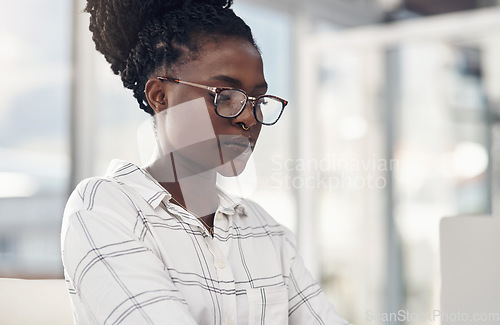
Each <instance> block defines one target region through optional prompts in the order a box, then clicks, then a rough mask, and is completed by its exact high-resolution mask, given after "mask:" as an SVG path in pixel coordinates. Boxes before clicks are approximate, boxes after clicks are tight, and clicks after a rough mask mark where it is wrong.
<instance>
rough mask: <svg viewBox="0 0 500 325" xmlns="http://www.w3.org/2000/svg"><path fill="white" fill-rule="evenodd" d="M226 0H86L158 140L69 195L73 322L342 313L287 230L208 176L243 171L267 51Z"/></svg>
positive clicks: (257, 320) (268, 101) (314, 320)
mask: <svg viewBox="0 0 500 325" xmlns="http://www.w3.org/2000/svg"><path fill="white" fill-rule="evenodd" d="M230 5H231V1H221V0H212V1H210V0H208V1H160V0H157V1H155V0H149V1H145V0H142V1H141V0H129V1H124V0H106V1H103V0H88V3H87V7H86V11H87V12H89V13H90V15H91V18H90V30H91V31H92V33H93V39H94V42H95V44H96V49H97V50H98V51H100V52H101V53H102V54H104V56H105V58H106V59H107V61H108V62H109V63H110V64H111V68H112V70H113V72H114V73H115V74H118V75H120V76H121V79H122V81H123V84H124V86H125V87H127V88H130V89H131V90H133V92H134V96H135V97H136V99H137V101H138V102H139V105H140V107H141V108H142V109H143V110H145V111H146V112H148V113H149V114H151V115H153V116H154V125H155V131H156V140H157V143H158V146H157V151H156V154H155V156H154V158H153V159H152V161H151V162H150V163H149V164H148V165H147V166H146V167H144V168H139V167H137V166H135V165H133V164H131V163H126V162H121V161H114V162H113V163H112V164H111V166H110V168H109V170H108V172H107V175H106V176H105V177H101V178H97V177H96V178H91V179H87V180H84V181H83V182H81V183H80V184H79V185H78V187H77V188H76V189H75V191H74V192H73V194H72V195H71V197H70V199H69V201H68V204H67V206H66V210H65V214H64V220H63V227H62V254H63V263H64V268H65V277H66V280H67V283H68V286H69V291H70V294H71V299H72V303H73V309H74V316H75V321H76V323H77V324H118V323H123V324H345V323H346V322H345V321H344V320H343V319H342V318H340V317H339V316H338V315H337V314H336V312H335V310H334V308H333V306H332V305H331V304H330V303H329V302H328V301H327V300H326V298H325V296H324V294H323V293H322V291H321V289H320V288H319V286H318V285H317V284H316V283H315V282H314V281H313V279H312V278H311V276H310V275H309V273H308V272H307V270H306V269H305V267H304V263H303V261H302V259H301V258H300V256H298V255H297V251H296V247H295V243H294V238H293V235H292V234H291V233H290V232H289V231H288V230H287V229H286V228H284V227H283V226H281V225H279V224H278V223H277V222H276V221H275V220H274V219H272V218H271V217H270V216H269V215H268V214H267V213H266V212H265V211H264V210H263V209H262V208H261V207H260V206H258V205H257V204H255V203H254V202H251V201H248V200H244V199H240V198H237V197H234V196H232V195H229V194H227V193H225V192H224V191H222V190H221V189H219V188H218V187H217V186H216V182H215V180H216V175H217V173H219V174H222V175H225V176H232V175H238V174H240V173H241V172H242V170H243V169H244V167H245V164H246V163H247V161H248V158H249V155H250V154H251V152H252V150H253V148H254V146H255V143H256V141H257V138H258V136H259V133H260V130H261V126H262V125H263V124H264V125H272V124H274V123H276V122H277V120H278V119H279V117H280V116H281V113H282V112H283V109H284V107H285V106H286V104H287V102H286V101H285V100H283V99H281V98H278V97H275V96H271V95H266V91H267V83H266V81H265V78H264V74H263V68H262V59H261V56H260V53H259V51H258V49H257V46H256V45H255V42H254V40H253V37H252V34H251V31H250V28H249V27H248V26H247V25H246V24H245V23H244V22H243V21H242V20H241V19H240V18H239V17H237V16H236V15H235V14H234V13H233V11H232V10H231V9H229V7H230Z"/></svg>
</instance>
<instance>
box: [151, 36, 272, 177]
mask: <svg viewBox="0 0 500 325" xmlns="http://www.w3.org/2000/svg"><path fill="white" fill-rule="evenodd" d="M174 71H175V72H174V73H175V75H168V77H171V78H178V79H179V80H181V81H187V82H192V83H197V84H201V85H206V86H210V87H230V88H237V89H242V90H244V91H245V92H246V93H247V95H248V96H251V97H258V96H260V95H263V94H265V93H266V91H267V83H266V80H265V78H264V73H263V65H262V58H261V56H260V54H259V52H258V51H257V49H256V48H255V47H254V46H253V45H252V44H251V43H249V42H247V41H244V40H241V39H237V38H228V39H225V40H220V41H217V42H212V43H209V44H206V45H205V46H204V47H203V49H202V51H201V52H200V53H199V54H198V55H197V57H196V59H195V60H194V61H190V62H188V63H185V64H183V65H181V66H180V67H177V68H175V69H174ZM154 82H156V83H157V86H158V87H161V88H162V89H161V91H162V92H163V94H164V99H163V100H161V101H158V103H159V104H158V103H157V104H156V109H155V111H156V112H157V114H156V116H155V117H156V120H157V127H158V129H159V130H160V132H159V133H158V137H159V142H160V144H161V147H162V151H163V154H164V155H166V154H170V153H171V154H172V157H173V160H174V163H175V169H176V174H177V177H178V178H182V177H189V176H190V175H193V174H197V173H200V172H205V171H209V170H216V171H218V172H219V173H221V174H222V175H224V176H235V175H238V174H240V173H241V172H242V171H243V169H244V168H245V165H246V163H247V161H248V159H249V157H250V154H251V152H252V150H253V148H254V146H255V143H256V141H257V138H258V137H259V133H260V130H261V124H260V123H258V122H257V121H256V120H255V117H254V114H253V107H252V104H251V103H250V102H248V104H247V106H246V107H245V109H244V110H243V112H242V113H241V114H240V115H239V116H238V117H236V118H223V117H220V116H218V115H217V114H216V112H215V110H214V95H213V93H211V92H210V91H208V90H205V89H200V88H196V87H193V86H189V85H185V84H178V83H173V82H167V81H163V82H161V81H159V80H158V81H154ZM158 82H159V84H158ZM147 90H148V88H147ZM148 98H149V96H148ZM150 102H151V100H150ZM242 124H244V125H245V126H246V127H248V128H249V129H248V130H244V129H243V128H242Z"/></svg>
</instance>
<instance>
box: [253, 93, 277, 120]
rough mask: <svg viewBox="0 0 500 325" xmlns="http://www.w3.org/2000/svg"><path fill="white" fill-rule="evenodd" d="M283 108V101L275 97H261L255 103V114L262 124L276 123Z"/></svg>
mask: <svg viewBox="0 0 500 325" xmlns="http://www.w3.org/2000/svg"><path fill="white" fill-rule="evenodd" d="M282 110H283V103H282V102H281V101H280V100H278V99H276V98H274V97H267V96H264V97H261V98H259V100H258V101H257V103H256V104H255V116H256V117H257V120H259V122H261V123H262V124H274V123H276V122H277V121H278V119H279V118H280V116H281V111H282Z"/></svg>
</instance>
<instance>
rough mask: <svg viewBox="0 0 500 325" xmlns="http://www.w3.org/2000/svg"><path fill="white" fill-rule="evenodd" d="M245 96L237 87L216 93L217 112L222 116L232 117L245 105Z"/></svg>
mask: <svg viewBox="0 0 500 325" xmlns="http://www.w3.org/2000/svg"><path fill="white" fill-rule="evenodd" d="M246 99H247V97H246V95H245V94H244V93H242V92H241V91H239V90H237V89H225V90H222V91H221V92H220V93H219V94H218V95H217V113H218V114H219V115H221V116H224V117H234V116H236V115H238V113H239V112H240V111H241V109H242V108H243V105H245V101H246Z"/></svg>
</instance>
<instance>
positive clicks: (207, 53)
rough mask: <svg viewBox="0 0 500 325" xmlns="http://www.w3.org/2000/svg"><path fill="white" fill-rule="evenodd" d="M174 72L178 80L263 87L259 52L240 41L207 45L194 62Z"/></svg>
mask: <svg viewBox="0 0 500 325" xmlns="http://www.w3.org/2000/svg"><path fill="white" fill-rule="evenodd" d="M177 72H178V74H177V77H178V78H184V79H186V80H191V81H195V80H196V81H205V80H206V81H209V80H213V81H218V82H220V83H224V84H226V85H228V86H232V87H238V88H244V87H249V86H251V87H252V88H253V87H255V86H256V85H259V86H262V85H264V84H265V78H264V72H263V63H262V58H261V56H260V53H259V51H258V50H257V49H256V48H255V46H253V45H252V44H251V43H250V42H248V41H244V40H239V39H228V40H221V41H217V42H213V43H210V44H207V45H206V46H204V47H203V49H202V51H201V52H200V53H199V55H197V57H196V59H195V60H193V61H190V62H187V63H186V64H184V65H182V67H180V68H179V69H177ZM231 83H232V84H231ZM230 84H231V85H230Z"/></svg>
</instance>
